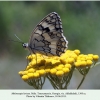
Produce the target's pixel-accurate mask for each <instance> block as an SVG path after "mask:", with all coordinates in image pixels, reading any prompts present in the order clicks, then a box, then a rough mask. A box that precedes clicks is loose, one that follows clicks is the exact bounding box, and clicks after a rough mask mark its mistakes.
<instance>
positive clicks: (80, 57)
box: [19, 50, 99, 81]
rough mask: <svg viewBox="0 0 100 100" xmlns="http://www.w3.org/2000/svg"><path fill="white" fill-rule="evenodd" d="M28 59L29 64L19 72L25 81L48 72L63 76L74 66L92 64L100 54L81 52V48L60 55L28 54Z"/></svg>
mask: <svg viewBox="0 0 100 100" xmlns="http://www.w3.org/2000/svg"><path fill="white" fill-rule="evenodd" d="M27 59H28V61H29V64H28V65H27V67H26V69H25V70H24V71H20V72H19V74H20V76H21V77H22V79H23V80H24V81H27V80H28V79H37V78H40V77H41V76H46V75H48V74H49V75H54V76H57V77H63V76H66V75H67V74H68V73H69V72H70V70H71V68H72V67H73V66H75V67H76V68H78V67H86V66H91V65H92V63H93V62H94V61H97V60H98V59H99V56H98V55H93V54H88V55H84V54H80V51H79V50H74V51H71V50H67V51H66V52H65V53H64V54H62V55H61V56H60V57H58V56H51V57H49V56H45V55H42V54H32V55H29V56H27Z"/></svg>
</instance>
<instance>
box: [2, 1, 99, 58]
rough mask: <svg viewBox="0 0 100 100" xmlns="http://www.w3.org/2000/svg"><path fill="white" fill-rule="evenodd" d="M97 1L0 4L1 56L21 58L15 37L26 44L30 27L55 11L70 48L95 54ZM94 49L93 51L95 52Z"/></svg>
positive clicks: (31, 28) (97, 30)
mask: <svg viewBox="0 0 100 100" xmlns="http://www.w3.org/2000/svg"><path fill="white" fill-rule="evenodd" d="M99 5H100V3H99V2H87V1H83V2H79V1H77V2H76V1H75V2H68V1H55V2H54V1H31V2H28V1H25V2H18V1H11V2H0V41H1V42H0V51H1V54H5V55H6V54H10V55H11V54H16V55H19V56H21V55H24V54H25V53H26V51H25V50H23V48H22V47H21V45H20V44H19V43H13V42H8V40H9V39H13V40H17V38H16V37H15V36H14V34H17V36H18V37H19V38H20V39H21V40H22V41H24V42H28V40H29V37H30V35H31V32H32V30H33V28H35V26H36V25H37V24H38V23H39V22H40V21H41V19H42V18H44V17H45V16H46V15H47V14H49V13H50V12H57V13H58V14H59V15H60V16H61V19H62V23H63V30H64V35H65V36H66V38H67V40H68V41H69V44H68V47H69V49H76V48H78V49H80V50H81V51H83V52H85V53H87V52H89V51H91V52H92V53H95V52H97V51H98V49H99V47H98V45H99V41H100V40H99V37H100V35H99V31H100V17H99V16H100V11H99V10H100V7H99ZM94 48H95V49H94Z"/></svg>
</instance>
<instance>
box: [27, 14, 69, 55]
mask: <svg viewBox="0 0 100 100" xmlns="http://www.w3.org/2000/svg"><path fill="white" fill-rule="evenodd" d="M67 44H68V41H67V40H66V38H65V37H64V36H63V30H62V23H61V19H60V16H59V15H58V14H57V13H55V12H52V13H50V14H49V15H47V16H46V17H45V18H44V19H43V20H42V21H41V22H40V23H39V24H38V25H37V26H36V28H35V29H34V30H33V32H32V35H31V37H30V41H29V44H28V45H29V49H30V50H31V51H32V52H33V53H37V52H39V53H42V54H45V55H57V56H60V55H61V54H62V53H64V52H65V50H66V48H67Z"/></svg>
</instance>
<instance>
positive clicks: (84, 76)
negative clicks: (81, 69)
mask: <svg viewBox="0 0 100 100" xmlns="http://www.w3.org/2000/svg"><path fill="white" fill-rule="evenodd" d="M85 77H86V74H85V75H84V76H83V78H82V80H81V82H80V84H79V86H78V87H77V89H79V88H80V86H81V85H82V83H83V81H84V79H85Z"/></svg>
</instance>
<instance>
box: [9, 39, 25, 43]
mask: <svg viewBox="0 0 100 100" xmlns="http://www.w3.org/2000/svg"><path fill="white" fill-rule="evenodd" d="M9 41H13V42H18V43H23V42H21V41H15V40H9Z"/></svg>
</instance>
